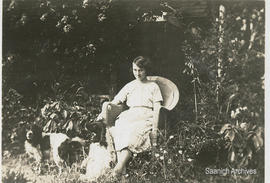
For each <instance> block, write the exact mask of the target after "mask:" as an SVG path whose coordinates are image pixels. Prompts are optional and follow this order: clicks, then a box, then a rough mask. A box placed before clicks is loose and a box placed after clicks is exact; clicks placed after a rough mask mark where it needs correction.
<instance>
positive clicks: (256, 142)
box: [252, 135, 263, 151]
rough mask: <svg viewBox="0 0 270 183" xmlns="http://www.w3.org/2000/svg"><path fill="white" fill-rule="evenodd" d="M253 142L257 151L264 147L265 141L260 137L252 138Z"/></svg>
mask: <svg viewBox="0 0 270 183" xmlns="http://www.w3.org/2000/svg"><path fill="white" fill-rule="evenodd" d="M252 141H253V145H254V147H255V149H256V151H258V150H260V149H261V147H262V146H263V139H262V137H260V136H257V135H254V136H253V137H252Z"/></svg>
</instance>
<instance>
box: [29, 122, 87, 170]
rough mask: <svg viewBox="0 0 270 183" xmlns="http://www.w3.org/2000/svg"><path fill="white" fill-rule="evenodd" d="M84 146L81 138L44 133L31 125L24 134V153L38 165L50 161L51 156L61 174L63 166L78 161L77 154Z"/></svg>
mask: <svg viewBox="0 0 270 183" xmlns="http://www.w3.org/2000/svg"><path fill="white" fill-rule="evenodd" d="M84 144H85V141H84V140H83V139H81V138H78V137H76V138H69V137H68V136H67V135H66V134H63V133H44V132H42V129H41V128H40V127H39V126H37V125H32V126H31V127H30V129H28V130H27V132H26V140H25V143H24V147H25V151H26V153H27V154H28V155H29V156H30V157H32V158H34V159H35V160H36V162H37V163H38V164H39V165H41V162H42V161H43V160H44V159H50V157H51V154H52V159H53V161H54V162H55V164H56V165H57V166H58V168H59V173H61V172H62V167H63V166H66V165H67V166H71V165H72V164H73V163H74V162H75V161H77V160H78V156H79V154H78V153H79V151H80V150H82V147H83V145H84ZM39 167H40V166H39Z"/></svg>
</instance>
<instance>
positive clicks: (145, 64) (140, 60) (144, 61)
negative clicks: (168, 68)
mask: <svg viewBox="0 0 270 183" xmlns="http://www.w3.org/2000/svg"><path fill="white" fill-rule="evenodd" d="M132 63H134V64H136V65H137V66H138V67H139V68H142V69H145V70H146V72H147V74H149V73H150V72H149V71H150V66H151V61H150V59H149V58H147V57H143V56H138V57H136V58H135V59H134V60H133V62H132Z"/></svg>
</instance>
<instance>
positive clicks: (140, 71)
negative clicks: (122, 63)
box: [132, 63, 146, 81]
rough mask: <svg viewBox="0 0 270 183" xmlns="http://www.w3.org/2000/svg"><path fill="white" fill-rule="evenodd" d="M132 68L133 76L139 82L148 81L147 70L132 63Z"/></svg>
mask: <svg viewBox="0 0 270 183" xmlns="http://www.w3.org/2000/svg"><path fill="white" fill-rule="evenodd" d="M132 68H133V69H132V70H133V75H134V77H135V78H136V79H137V80H140V81H143V80H145V79H146V70H145V69H144V68H140V67H138V66H137V65H136V64H134V63H132Z"/></svg>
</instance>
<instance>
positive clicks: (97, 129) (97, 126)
mask: <svg viewBox="0 0 270 183" xmlns="http://www.w3.org/2000/svg"><path fill="white" fill-rule="evenodd" d="M86 128H87V130H88V132H89V133H91V134H92V135H91V143H96V142H99V143H100V145H102V146H107V142H106V125H105V124H104V123H102V122H92V123H89V124H87V125H86Z"/></svg>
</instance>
